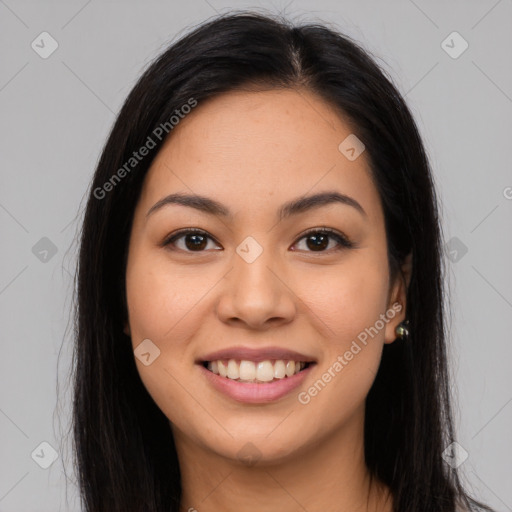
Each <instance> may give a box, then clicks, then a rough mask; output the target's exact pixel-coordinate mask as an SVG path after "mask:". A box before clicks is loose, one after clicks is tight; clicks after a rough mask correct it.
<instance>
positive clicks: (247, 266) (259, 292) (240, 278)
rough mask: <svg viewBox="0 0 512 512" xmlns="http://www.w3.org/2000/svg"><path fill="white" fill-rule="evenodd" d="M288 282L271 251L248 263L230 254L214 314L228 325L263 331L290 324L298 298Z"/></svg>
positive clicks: (237, 255) (264, 252) (265, 251)
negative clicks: (231, 263)
mask: <svg viewBox="0 0 512 512" xmlns="http://www.w3.org/2000/svg"><path fill="white" fill-rule="evenodd" d="M292 288H293V286H292V285H291V283H287V279H286V275H285V272H284V270H283V266H282V265H280V264H279V262H278V261H277V259H276V256H275V255H274V254H273V253H272V252H271V251H270V250H268V251H267V250H263V252H262V253H261V255H260V256H259V257H258V258H257V259H256V260H255V261H252V262H251V263H249V262H248V261H246V260H244V259H243V258H242V257H240V256H239V254H237V253H235V254H234V255H233V268H232V269H231V271H230V272H228V274H227V275H226V277H225V281H224V287H223V288H222V289H221V297H220V299H219V301H218V303H217V315H218V317H219V318H220V319H221V320H222V321H223V322H226V323H229V324H244V325H246V326H247V327H250V328H252V329H260V330H266V329H268V328H270V327H272V326H273V327H275V326H278V325H280V324H283V325H284V324H286V323H289V322H291V321H292V319H293V318H294V316H295V314H296V311H297V300H298V298H297V296H296V295H295V293H294V291H293V289H292Z"/></svg>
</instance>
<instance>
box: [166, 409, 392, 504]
mask: <svg viewBox="0 0 512 512" xmlns="http://www.w3.org/2000/svg"><path fill="white" fill-rule="evenodd" d="M362 418H363V421H364V415H363V416H362ZM173 433H174V438H175V443H176V448H177V452H178V457H179V461H180V471H181V485H182V501H181V510H183V511H190V512H193V511H194V510H197V512H218V511H219V510H223V511H231V510H243V511H244V512H260V511H261V510H262V509H263V510H279V511H280V512H296V511H305V510H307V511H308V512H320V511H322V512H323V511H325V510H332V511H336V512H391V511H392V507H391V505H392V504H391V498H390V494H389V490H388V489H387V488H386V487H385V486H384V485H383V484H382V483H380V482H377V481H375V480H374V481H373V483H372V482H371V479H370V474H369V472H368V469H367V467H366V465H365V462H364V440H363V423H362V421H361V417H359V418H358V419H357V420H356V421H355V422H353V424H352V425H350V426H347V428H345V429H342V430H340V431H339V432H336V433H334V434H333V435H331V436H329V437H327V438H323V439H322V441H321V442H318V443H317V444H315V445H310V446H307V447H302V448H301V449H300V450H297V451H296V452H295V453H293V454H292V455H290V456H288V457H286V459H284V460H283V459H281V460H279V461H276V460H263V459H261V460H259V461H257V462H256V463H255V464H254V465H252V466H249V465H244V464H243V463H242V462H240V461H238V460H233V459H232V458H226V457H223V456H221V455H219V454H218V453H215V452H212V451H210V450H207V449H204V448H203V447H200V446H198V445H197V443H194V442H193V441H192V440H191V439H189V438H188V437H187V436H185V435H184V434H183V433H182V432H180V431H179V430H178V429H176V428H174V427H173Z"/></svg>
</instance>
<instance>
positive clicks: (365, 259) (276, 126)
mask: <svg viewBox="0 0 512 512" xmlns="http://www.w3.org/2000/svg"><path fill="white" fill-rule="evenodd" d="M351 133H353V131H352V129H351V126H350V125H349V124H348V123H347V122H346V120H344V119H343V116H341V115H338V114H337V113H336V112H335V110H334V109H333V108H332V106H330V105H329V104H327V103H325V102H324V101H323V100H322V99H320V98H319V97H318V96H316V95H314V94H313V93H311V92H308V91H306V90H266V91H260V92H253V91H238V92H229V93H226V94H224V95H221V96H217V97H215V98H213V99H210V100H208V101H205V102H202V103H200V104H199V105H198V106H197V107H196V108H195V109H194V110H193V111H192V112H191V113H190V114H189V115H188V116H187V117H186V118H185V119H184V120H182V121H181V122H180V124H179V125H178V126H177V127H175V128H174V130H173V131H172V133H171V135H172V136H171V137H169V138H168V140H167V141H166V143H165V144H164V146H163V147H162V149H161V150H160V152H159V154H158V155H157V156H156V158H155V160H154V161H153V163H152V165H151V168H150V170H149V172H148V174H147V176H146V178H145V181H144V184H143V190H142V194H141V197H140V200H139V202H138V204H137V207H136V211H135V213H134V223H133V227H132V232H131V236H130V245H129V255H128V263H127V270H126V290H127V299H128V313H129V314H128V317H129V321H128V323H127V325H126V326H125V332H126V333H127V334H129V335H130V336H131V339H132V344H133V348H134V349H135V348H136V347H137V346H138V345H139V344H140V343H141V341H142V340H144V339H150V340H151V341H152V342H153V343H154V344H155V345H156V346H157V347H158V348H159V350H160V355H159V356H158V357H157V358H156V359H155V360H154V362H152V363H151V364H150V365H148V366H145V365H144V364H142V363H141V361H139V359H138V358H136V359H135V360H136V364H137V369H138V371H139V374H140V377H141V379H142V381H143V383H144V385H145V386H146V388H147V390H148V392H149V393H150V395H151V396H152V398H153V399H154V401H155V403H156V404H157V405H158V406H159V407H160V409H161V410H162V411H163V413H164V414H165V415H166V417H167V418H168V419H169V422H170V425H171V428H172V431H173V434H174V439H175V443H176V448H177V452H178V457H179V463H180V470H181V474H182V488H183V499H182V503H181V505H182V509H183V510H189V509H190V508H193V509H196V510H197V511H199V512H203V511H204V512H210V511H219V510H223V511H235V510H236V511H239V510H244V511H245V512H251V511H258V512H259V511H261V510H266V511H280V512H291V511H304V510H307V511H308V512H317V511H325V510H333V511H334V510H336V511H347V512H348V511H350V512H358V511H361V512H363V511H377V510H378V511H379V512H386V511H391V510H392V507H391V498H390V496H389V495H388V489H387V488H386V487H385V486H384V485H382V484H381V483H380V482H376V483H375V482H374V485H372V486H370V485H369V474H368V470H367V468H366V466H365V464H364V442H363V427H364V406H365V398H366V396H367V394H368V391H369V390H370V388H371V385H372V383H373V381H374V378H375V375H376V372H377V370H378V367H379V363H380V359H381V354H382V349H383V345H384V344H385V343H392V342H393V341H394V340H395V339H396V334H395V328H396V326H397V325H398V324H399V323H400V322H401V321H402V320H404V319H405V311H406V308H405V305H406V304H405V297H406V286H407V285H408V280H409V276H410V265H411V261H410V259H408V261H407V262H406V264H405V265H404V267H403V269H402V270H403V275H401V276H399V277H397V278H396V279H395V280H393V281H392V280H391V278H390V275H389V271H388V261H387V252H386V251H387V245H386V233H385V228H384V216H383V211H382V207H381V203H380V198H379V195H378V192H377V189H376V188H375V186H374V184H373V182H372V180H371V178H370V173H369V163H368V160H367V157H366V153H365V152H363V153H362V154H361V156H359V157H358V158H357V159H356V160H354V161H349V160H348V159H347V158H346V157H345V156H344V155H343V154H342V153H341V152H340V151H339V150H338V145H339V144H340V142H341V141H343V140H344V139H345V138H346V137H347V136H348V135H349V134H351ZM330 190H335V191H338V192H339V193H343V194H346V195H349V196H351V197H352V198H354V199H355V200H357V202H359V203H360V205H361V206H362V207H363V208H364V210H365V212H366V216H363V215H361V214H360V213H359V212H358V211H357V210H356V209H355V208H353V207H351V206H349V205H343V204H331V205H327V206H322V207H320V208H318V209H314V210H310V211H307V212H304V213H301V214H299V215H295V216H293V217H290V218H288V219H284V220H281V221H280V222H278V221H277V219H276V212H277V210H278V208H279V207H280V206H281V205H282V204H283V203H285V202H287V201H290V200H292V199H296V198H298V197H300V196H303V195H305V194H313V193H318V192H323V191H330ZM177 192H182V193H195V194H200V195H204V196H208V197H210V198H212V199H215V200H216V201H219V202H221V203H222V204H223V205H225V206H226V207H227V208H229V209H230V210H231V211H232V213H233V218H232V219H226V218H222V217H220V216H215V215H209V214H207V213H204V212H200V211H198V210H195V209H193V208H190V207H187V206H183V205H167V206H165V207H163V208H161V209H159V210H157V211H155V212H154V213H153V214H151V215H149V216H147V215H146V214H147V212H148V211H149V209H150V208H151V207H152V206H153V205H154V204H155V203H157V202H158V201H159V200H160V199H162V198H163V197H165V196H167V195H168V194H170V193H177ZM320 227H329V228H332V229H334V230H336V231H339V232H341V233H343V234H345V235H346V236H347V237H348V238H349V239H350V240H351V241H352V242H354V243H356V244H357V246H356V247H355V248H343V247H342V246H341V247H340V246H339V245H338V243H337V242H336V241H335V240H334V239H330V242H329V246H328V247H326V248H324V249H323V250H321V251H315V250H314V247H312V246H313V245H314V244H311V243H310V244H309V245H308V244H307V241H308V238H307V237H306V238H304V234H303V233H304V232H305V231H306V230H308V229H310V228H320ZM183 228H199V229H201V230H204V231H206V232H207V233H208V234H209V235H210V236H211V237H212V238H211V239H206V240H207V241H208V245H207V246H205V248H203V249H202V252H201V251H194V247H193V243H190V238H189V245H188V246H187V245H186V243H185V242H186V238H185V237H182V238H181V239H179V240H177V241H176V242H175V243H174V249H173V247H172V246H167V247H165V246H163V242H164V240H165V239H166V238H168V236H169V235H170V234H172V233H174V232H176V231H178V230H180V229H183ZM248 236H252V237H253V238H254V239H255V240H256V241H257V242H258V243H259V244H260V246H261V247H262V248H263V252H262V254H261V255H260V256H259V257H258V258H257V259H256V260H255V261H254V262H252V263H248V262H246V261H245V260H244V259H243V258H241V257H240V256H239V255H238V254H237V252H236V248H237V246H238V245H239V244H240V243H241V242H242V241H243V240H244V239H245V238H246V237H248ZM292 248H294V249H292ZM218 249H222V250H218ZM337 249H338V250H337ZM395 303H399V304H401V305H402V310H401V311H400V312H399V313H397V314H396V315H395V316H394V318H392V319H389V320H388V322H387V323H386V324H385V327H384V328H382V329H381V330H379V332H378V334H377V335H375V336H374V337H373V338H369V342H368V344H367V345H366V346H364V345H362V347H363V348H362V350H361V351H360V352H359V353H358V354H357V355H355V356H354V358H353V359H352V360H351V361H350V362H349V363H348V364H347V365H346V366H344V368H343V369H342V371H341V372H339V373H338V374H337V375H336V377H335V378H333V379H332V380H331V382H329V383H328V384H327V385H326V386H325V387H324V389H322V390H321V392H319V393H318V394H317V395H316V396H314V397H313V398H311V401H310V402H309V403H308V404H305V405H304V404H301V403H300V402H299V401H298V399H297V395H298V393H299V392H300V391H304V390H307V389H308V388H309V387H310V386H312V385H313V383H314V382H315V381H317V380H318V379H319V378H320V377H321V376H322V374H323V373H324V372H325V371H327V369H328V368H329V367H332V365H333V363H334V362H335V361H336V360H337V357H338V355H343V354H344V353H345V352H346V351H347V350H348V349H349V348H350V346H351V344H352V342H353V341H354V340H356V339H357V336H358V334H360V333H361V332H362V331H364V330H365V328H368V327H370V326H374V325H375V322H376V321H377V320H378V319H379V315H381V314H385V313H386V311H388V310H389V309H390V308H391V307H392V305H393V304H395ZM239 345H244V346H248V347H266V346H281V347H285V348H290V349H292V350H296V351H298V352H302V353H305V354H308V355H311V356H313V357H314V358H315V359H316V360H317V361H318V364H317V365H316V367H314V368H313V370H312V372H311V373H310V375H309V376H308V378H307V380H306V382H305V383H304V384H303V385H301V386H300V388H299V389H298V390H296V391H295V390H294V391H293V392H291V393H290V394H288V395H287V396H285V397H284V398H281V399H279V400H277V401H275V402H271V403H267V404H258V405H255V404H244V403H240V402H237V401H234V400H232V399H231V398H229V397H227V396H225V395H223V394H220V393H219V392H217V391H216V390H215V389H213V388H212V387H211V385H210V384H209V382H208V381H207V380H206V378H204V376H203V375H202V373H201V370H200V368H199V367H198V366H197V365H195V363H194V362H195V360H196V359H197V358H198V357H199V356H200V355H204V354H205V353H208V352H212V351H214V350H218V349H223V348H227V347H232V346H239ZM247 443H252V445H254V446H255V447H256V448H255V449H256V450H257V454H258V455H257V456H258V457H259V458H258V460H257V462H256V463H255V464H253V465H248V464H246V463H244V462H243V461H242V460H240V458H239V456H238V455H237V454H238V452H239V450H241V449H242V448H243V447H244V446H246V444H247Z"/></svg>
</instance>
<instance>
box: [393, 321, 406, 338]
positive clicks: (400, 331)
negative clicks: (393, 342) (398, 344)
mask: <svg viewBox="0 0 512 512" xmlns="http://www.w3.org/2000/svg"><path fill="white" fill-rule="evenodd" d="M395 333H396V335H397V337H398V338H400V339H401V340H403V339H405V338H407V337H408V336H409V320H404V321H403V322H400V323H399V324H398V325H397V326H396V329H395Z"/></svg>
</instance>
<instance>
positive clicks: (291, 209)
mask: <svg viewBox="0 0 512 512" xmlns="http://www.w3.org/2000/svg"><path fill="white" fill-rule="evenodd" d="M335 203H338V204H344V205H348V206H352V207H353V208H355V209H356V210H357V211H358V212H359V213H360V214H361V215H362V216H363V217H367V214H366V212H365V210H364V208H363V207H362V206H361V205H360V204H359V203H358V202H357V201H356V200H355V199H354V198H352V197H350V196H347V195H345V194H340V193H339V192H335V191H328V192H321V193H318V194H314V195H310V196H302V197H299V198H297V199H293V200H292V201H289V202H287V203H284V204H283V205H282V206H281V207H280V208H279V210H278V212H277V216H278V219H279V220H283V219H285V218H287V217H290V216H292V215H298V214H300V213H304V212H306V211H308V210H312V209H316V208H320V207H323V206H327V205H331V204H335ZM170 204H178V205H182V206H188V207H189V208H195V209H196V210H199V211H201V212H204V213H207V214H210V215H216V216H218V217H225V218H229V219H232V218H233V214H232V213H231V212H230V210H229V209H228V208H226V207H225V206H224V205H223V204H222V203H219V202H218V201H215V200H214V199H211V198H209V197H205V196H200V195H196V194H170V195H168V196H166V197H164V198H163V199H160V200H159V201H158V202H157V203H155V204H154V205H153V206H152V207H151V208H150V209H149V211H148V212H147V213H146V218H147V217H149V216H150V215H151V214H153V213H154V212H156V211H158V210H160V209H161V208H163V207H164V206H167V205H170Z"/></svg>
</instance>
